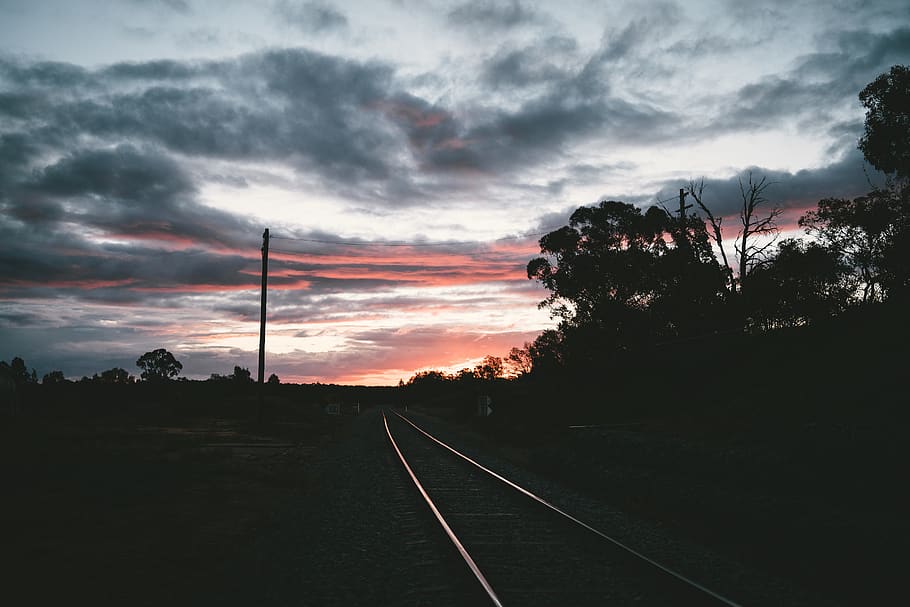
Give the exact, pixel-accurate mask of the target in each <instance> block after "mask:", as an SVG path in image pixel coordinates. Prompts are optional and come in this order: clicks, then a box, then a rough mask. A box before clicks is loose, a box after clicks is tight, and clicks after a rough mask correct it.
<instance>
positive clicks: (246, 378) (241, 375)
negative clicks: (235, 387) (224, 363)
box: [231, 365, 253, 384]
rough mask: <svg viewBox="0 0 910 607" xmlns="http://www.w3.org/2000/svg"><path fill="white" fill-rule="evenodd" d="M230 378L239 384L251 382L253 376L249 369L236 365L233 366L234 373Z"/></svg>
mask: <svg viewBox="0 0 910 607" xmlns="http://www.w3.org/2000/svg"><path fill="white" fill-rule="evenodd" d="M231 379H232V380H234V381H235V382H237V383H239V384H249V383H252V382H253V376H252V374H251V373H250V370H249V369H244V368H243V367H240V366H238V365H235V366H234V373H233V374H232V375H231Z"/></svg>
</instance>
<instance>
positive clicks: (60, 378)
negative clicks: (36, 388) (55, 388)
mask: <svg viewBox="0 0 910 607" xmlns="http://www.w3.org/2000/svg"><path fill="white" fill-rule="evenodd" d="M63 383H66V377H65V376H64V375H63V371H51V372H50V373H45V374H44V377H42V378H41V384H42V385H45V386H51V385H54V384H63Z"/></svg>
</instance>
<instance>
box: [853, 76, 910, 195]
mask: <svg viewBox="0 0 910 607" xmlns="http://www.w3.org/2000/svg"><path fill="white" fill-rule="evenodd" d="M859 100H860V101H861V102H862V104H863V105H864V106H865V108H866V121H865V132H864V134H863V136H862V137H860V140H859V149H860V150H862V152H863V155H864V156H865V157H866V160H867V161H869V163H870V164H871V165H872V166H874V167H875V168H877V169H878V170H880V171H882V172H883V173H887V174H889V175H896V176H897V177H899V178H905V179H906V178H910V67H907V66H905V65H895V66H893V67H892V68H891V70H890V71H889V72H888V73H886V74H881V75H880V76H879V77H878V78H876V79H875V80H874V81H872V82H871V83H869V84H868V85H867V86H866V88H864V89H863V90H862V91H861V92H860V94H859Z"/></svg>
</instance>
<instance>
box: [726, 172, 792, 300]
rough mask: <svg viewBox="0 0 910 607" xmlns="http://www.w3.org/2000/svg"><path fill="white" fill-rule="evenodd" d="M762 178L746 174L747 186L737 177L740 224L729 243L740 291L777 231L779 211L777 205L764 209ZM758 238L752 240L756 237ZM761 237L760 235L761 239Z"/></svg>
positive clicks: (763, 259)
mask: <svg viewBox="0 0 910 607" xmlns="http://www.w3.org/2000/svg"><path fill="white" fill-rule="evenodd" d="M769 185H771V184H770V183H768V181H767V179H766V178H765V177H762V178H761V179H759V180H758V181H755V180H754V179H753V178H752V173H751V172H750V173H749V183H748V185H746V184H743V180H742V179H740V180H739V191H740V196H742V200H743V204H742V207H741V208H740V211H739V221H740V224H742V227H741V228H740V230H739V234H738V236H737V240H736V242H735V243H734V245H733V248H734V249H735V250H736V257H737V260H738V261H739V289H740V292H742V290H743V285H745V284H746V277H747V276H748V274H749V272H751V271H752V269H753V268H755V267H757V266H759V265H760V264H761V263H763V262H764V261H765V259H766V257H765V255H766V253H767V252H768V250H769V249H771V247H773V246H774V241H775V240H777V236H778V234H780V230H778V228H777V218H778V216H780V214H781V213H783V209H782V208H781V207H779V206H772V207H771V208H770V209H767V210H765V208H762V207H766V205H767V203H768V199H767V198H766V197H765V190H766V189H767V188H768V186H769ZM757 237H759V240H757V241H756V238H757ZM761 237H764V238H763V239H761Z"/></svg>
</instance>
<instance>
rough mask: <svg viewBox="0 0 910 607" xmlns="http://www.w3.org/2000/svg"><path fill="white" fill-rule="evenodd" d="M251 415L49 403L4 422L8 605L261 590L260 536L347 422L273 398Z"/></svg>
mask: <svg viewBox="0 0 910 607" xmlns="http://www.w3.org/2000/svg"><path fill="white" fill-rule="evenodd" d="M99 408H101V409H106V411H104V412H99V411H98V410H97V409H99ZM206 409H208V410H206ZM256 410H257V407H256V402H255V400H247V401H244V400H234V401H233V402H231V401H228V402H223V403H221V405H220V406H217V407H198V406H193V405H191V404H189V403H187V402H185V401H184V402H181V403H177V404H176V405H175V404H174V403H173V402H168V401H158V402H155V401H154V400H150V401H146V402H142V403H139V404H136V403H130V402H128V401H125V402H119V403H107V404H104V405H98V406H92V405H86V404H79V403H75V404H74V403H72V402H48V403H45V404H43V406H42V407H41V410H40V411H38V412H35V411H32V412H28V413H26V414H25V415H23V416H22V417H20V418H18V419H15V420H13V421H12V422H8V421H6V420H4V426H3V428H2V430H0V452H2V464H0V469H2V477H3V479H4V490H3V499H2V501H0V516H2V520H3V521H4V523H5V524H4V527H5V529H6V531H5V532H4V541H3V543H4V546H5V548H4V557H5V559H6V561H7V563H6V564H5V565H4V576H3V577H4V579H5V580H8V581H6V582H4V586H5V588H4V591H3V594H4V596H5V597H6V598H7V599H10V598H15V599H16V600H13V601H11V602H9V603H7V604H10V605H13V604H15V605H26V604H32V605H47V604H54V603H56V602H58V601H59V600H76V601H77V602H80V603H82V602H91V603H95V604H108V605H113V604H129V605H132V604H145V605H164V604H216V603H221V604H224V603H228V604H238V603H239V602H241V597H244V598H250V597H253V596H255V595H256V594H257V593H259V592H261V591H262V589H261V588H259V587H258V585H259V584H261V583H262V578H261V577H260V576H257V575H256V571H257V568H258V567H259V566H260V563H261V561H262V559H261V555H260V554H258V553H257V545H256V542H257V538H258V537H260V536H261V535H262V534H263V533H266V532H269V531H270V530H271V527H274V526H276V525H277V524H278V523H277V521H276V516H275V513H276V512H277V511H278V509H279V507H280V506H282V505H284V504H287V503H288V502H289V501H293V500H295V499H299V498H300V495H302V494H303V493H305V487H306V476H305V468H306V463H307V461H308V459H309V458H310V457H311V455H312V453H313V451H314V450H315V449H317V448H319V446H320V445H323V444H325V442H326V441H328V440H330V438H331V436H332V435H333V433H335V432H337V431H338V429H339V427H340V426H341V425H343V424H344V421H345V420H344V419H342V418H337V417H336V418H328V417H325V416H322V415H318V414H317V410H316V407H293V406H290V405H288V404H287V403H286V402H273V403H272V404H271V405H270V408H269V409H267V413H268V415H267V419H266V421H265V423H263V424H262V425H261V426H259V425H256V424H255V423H254V422H255V418H256Z"/></svg>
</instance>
